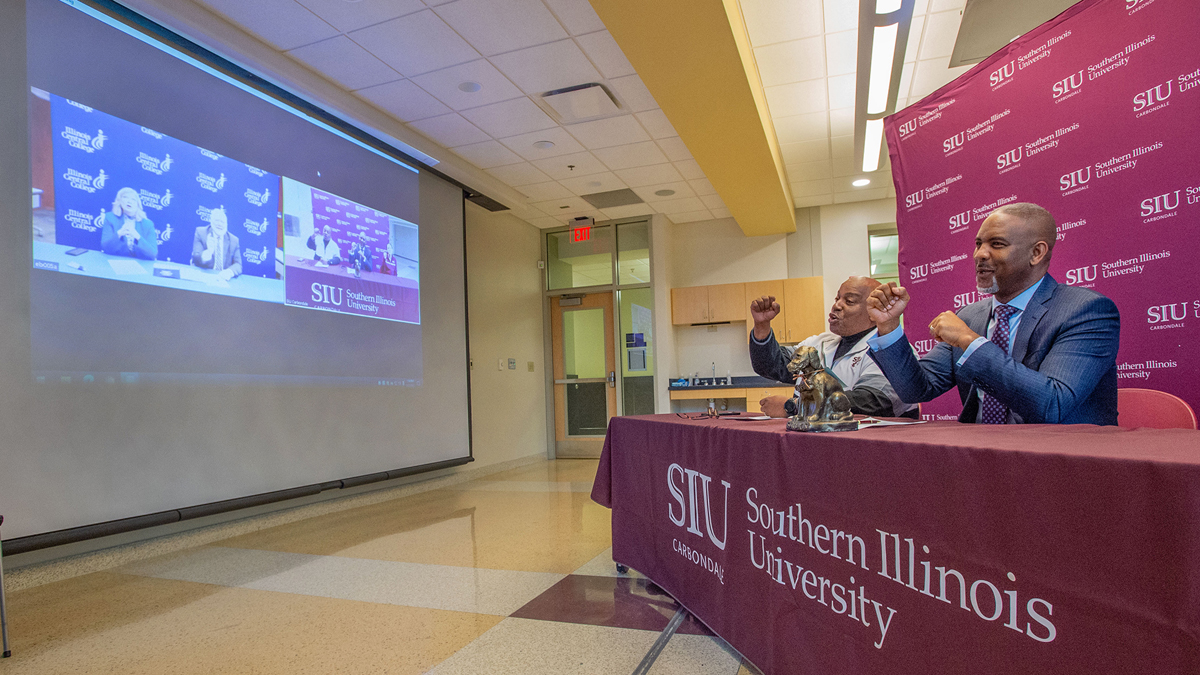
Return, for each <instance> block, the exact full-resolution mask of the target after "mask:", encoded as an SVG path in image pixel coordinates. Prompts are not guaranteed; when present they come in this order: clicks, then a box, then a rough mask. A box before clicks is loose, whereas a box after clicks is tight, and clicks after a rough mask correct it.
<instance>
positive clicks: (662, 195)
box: [654, 190, 675, 197]
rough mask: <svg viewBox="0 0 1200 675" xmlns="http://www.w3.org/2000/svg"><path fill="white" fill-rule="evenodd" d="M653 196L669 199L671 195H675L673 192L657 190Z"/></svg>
mask: <svg viewBox="0 0 1200 675" xmlns="http://www.w3.org/2000/svg"><path fill="white" fill-rule="evenodd" d="M654 194H656V195H658V196H659V197H670V196H671V195H673V194H675V191H674V190H657V191H655V193H654Z"/></svg>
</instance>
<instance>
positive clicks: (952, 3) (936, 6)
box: [929, 0, 967, 12]
mask: <svg viewBox="0 0 1200 675" xmlns="http://www.w3.org/2000/svg"><path fill="white" fill-rule="evenodd" d="M966 5H967V0H933V1H932V2H931V3H930V5H929V11H930V12H944V11H946V10H948V9H962V8H963V7H966Z"/></svg>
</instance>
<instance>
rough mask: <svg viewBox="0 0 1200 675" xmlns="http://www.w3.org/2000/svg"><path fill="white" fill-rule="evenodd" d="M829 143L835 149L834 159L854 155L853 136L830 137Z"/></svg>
mask: <svg viewBox="0 0 1200 675" xmlns="http://www.w3.org/2000/svg"><path fill="white" fill-rule="evenodd" d="M829 144H830V146H831V148H832V150H833V158H834V159H842V158H843V157H854V137H853V136H834V137H833V138H831V139H829Z"/></svg>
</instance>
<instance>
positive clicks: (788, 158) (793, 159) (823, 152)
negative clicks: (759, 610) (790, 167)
mask: <svg viewBox="0 0 1200 675" xmlns="http://www.w3.org/2000/svg"><path fill="white" fill-rule="evenodd" d="M779 150H780V152H781V154H782V155H783V162H784V164H800V163H802V162H815V161H817V160H819V159H829V140H828V139H824V138H823V139H821V140H819V141H803V142H800V143H786V144H784V145H782V146H780V148H779Z"/></svg>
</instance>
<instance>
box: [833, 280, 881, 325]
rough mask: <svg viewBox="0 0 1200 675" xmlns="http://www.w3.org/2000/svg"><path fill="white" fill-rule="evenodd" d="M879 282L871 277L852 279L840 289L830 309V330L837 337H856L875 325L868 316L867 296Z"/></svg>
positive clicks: (846, 281)
mask: <svg viewBox="0 0 1200 675" xmlns="http://www.w3.org/2000/svg"><path fill="white" fill-rule="evenodd" d="M876 286H879V282H878V281H876V280H874V279H872V278H871V277H850V278H849V279H846V280H845V281H844V282H842V285H841V286H840V287H838V292H837V296H836V297H834V299H833V306H832V307H830V308H829V330H830V332H832V333H834V334H836V335H842V336H846V335H854V334H856V333H861V332H863V331H864V330H869V329H870V328H871V327H872V326H874V325H875V324H874V323H872V322H871V317H869V316H868V315H867V296H869V295H870V294H871V291H873V290H875V287H876Z"/></svg>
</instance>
